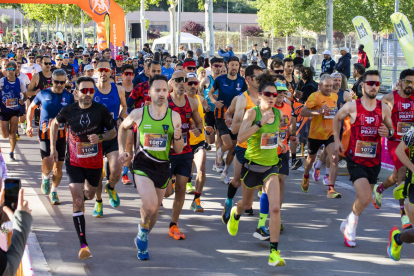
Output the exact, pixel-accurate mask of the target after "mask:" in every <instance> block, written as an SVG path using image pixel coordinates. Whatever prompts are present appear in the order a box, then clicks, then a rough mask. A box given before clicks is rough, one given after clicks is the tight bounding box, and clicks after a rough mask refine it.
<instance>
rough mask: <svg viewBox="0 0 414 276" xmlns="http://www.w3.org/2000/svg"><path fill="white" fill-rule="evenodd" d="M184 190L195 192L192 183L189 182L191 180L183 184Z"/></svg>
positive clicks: (190, 192) (188, 192) (189, 192)
mask: <svg viewBox="0 0 414 276" xmlns="http://www.w3.org/2000/svg"><path fill="white" fill-rule="evenodd" d="M174 190H175V189H174ZM185 190H186V193H187V194H194V192H195V189H194V187H193V185H192V184H191V182H188V183H187V185H186V186H185Z"/></svg>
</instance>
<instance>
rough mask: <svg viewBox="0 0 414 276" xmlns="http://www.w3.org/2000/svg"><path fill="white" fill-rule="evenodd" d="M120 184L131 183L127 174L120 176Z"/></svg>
mask: <svg viewBox="0 0 414 276" xmlns="http://www.w3.org/2000/svg"><path fill="white" fill-rule="evenodd" d="M122 184H124V185H131V184H132V181H131V180H130V179H129V177H128V175H127V174H125V175H123V176H122Z"/></svg>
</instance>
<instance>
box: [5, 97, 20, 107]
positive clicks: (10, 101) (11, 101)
mask: <svg viewBox="0 0 414 276" xmlns="http://www.w3.org/2000/svg"><path fill="white" fill-rule="evenodd" d="M18 105H19V100H18V99H17V98H14V99H7V100H6V107H7V108H14V107H17V106H18Z"/></svg>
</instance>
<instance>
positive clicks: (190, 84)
mask: <svg viewBox="0 0 414 276" xmlns="http://www.w3.org/2000/svg"><path fill="white" fill-rule="evenodd" d="M187 84H188V86H193V85H198V81H189V82H187Z"/></svg>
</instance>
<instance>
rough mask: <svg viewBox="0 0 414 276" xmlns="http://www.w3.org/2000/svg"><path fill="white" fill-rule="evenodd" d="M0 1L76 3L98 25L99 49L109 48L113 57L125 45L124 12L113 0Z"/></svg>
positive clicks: (10, 0)
mask: <svg viewBox="0 0 414 276" xmlns="http://www.w3.org/2000/svg"><path fill="white" fill-rule="evenodd" d="M0 3H7V4H73V5H78V6H79V7H80V8H81V9H82V10H83V11H85V12H86V14H88V15H89V17H90V18H92V20H93V21H95V22H96V23H97V25H98V27H97V36H98V50H99V51H101V50H104V49H106V48H110V49H111V53H112V56H113V57H114V56H116V55H117V54H118V47H120V46H125V13H124V10H123V9H122V8H121V7H120V6H119V5H118V4H117V3H115V1H113V0H0ZM105 19H106V20H107V21H108V19H109V22H107V23H109V24H105ZM106 26H107V27H108V28H107V27H106ZM108 36H109V37H108Z"/></svg>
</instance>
